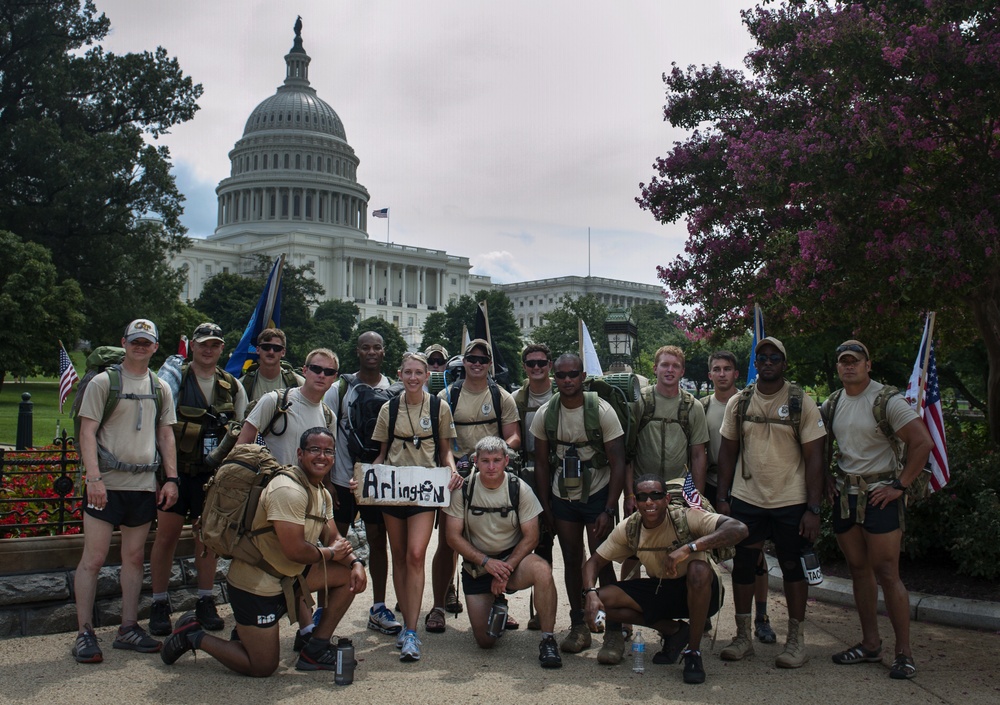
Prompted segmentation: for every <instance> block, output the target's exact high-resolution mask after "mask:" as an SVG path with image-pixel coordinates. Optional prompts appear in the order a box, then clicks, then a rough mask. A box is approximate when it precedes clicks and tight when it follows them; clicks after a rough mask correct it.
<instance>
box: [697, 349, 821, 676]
mask: <svg viewBox="0 0 1000 705" xmlns="http://www.w3.org/2000/svg"><path fill="white" fill-rule="evenodd" d="M754 355H755V361H756V363H757V370H758V377H757V382H756V383H754V384H753V385H751V386H750V387H748V388H747V389H745V390H744V391H743V392H741V393H740V394H737V395H735V396H733V398H732V399H730V400H729V403H728V404H727V405H726V415H725V420H724V421H723V424H722V445H721V446H720V447H719V496H718V503H717V504H716V508H717V509H718V511H719V513H720V514H727V515H730V516H733V517H735V518H737V519H739V520H740V521H742V522H743V523H744V524H746V525H747V528H748V529H749V530H750V535H749V536H748V537H747V538H746V539H744V540H743V541H742V542H741V543H740V544H739V545H738V546H737V547H736V557H735V558H734V559H733V602H734V603H735V606H736V629H737V632H736V637H735V638H734V639H733V641H732V643H730V644H729V645H728V646H727V647H726V648H724V649H723V650H722V652H721V654H720V656H721V657H722V659H723V660H724V661H739V660H740V659H743V658H744V657H746V656H750V655H752V654H753V652H754V649H753V634H752V632H751V628H752V624H751V618H752V616H753V615H752V613H751V608H752V606H753V594H754V579H755V572H756V568H757V563H758V561H759V560H760V551H761V548H762V547H763V545H764V539H767V538H770V539H771V540H773V541H774V547H775V550H776V552H777V554H778V563H779V565H780V566H781V572H782V576H783V577H784V589H785V599H786V600H787V602H788V637H787V639H786V641H785V648H784V650H783V651H782V652H781V653H780V654H778V656H777V658H776V659H775V661H774V663H775V665H776V666H777V667H778V668H799V667H800V666H804V665H805V664H806V662H807V661H808V660H809V657H808V655H807V654H806V648H805V642H804V640H803V637H802V623H803V621H804V620H805V616H806V600H807V598H808V596H809V585H808V583H806V579H805V573H804V571H803V570H802V564H801V561H800V558H801V555H802V552H803V551H805V550H806V549H808V548H810V547H811V546H812V543H813V542H814V541H815V540H816V538H817V537H818V536H819V511H820V501H821V500H822V497H823V483H824V473H823V444H824V439H825V437H826V431H825V430H824V428H823V419H822V418H820V414H819V409H818V408H817V407H816V403H815V402H814V401H813V400H812V399H811V398H810V397H809V395H807V394H805V393H802V392H801V391H800V388H799V390H797V393H796V395H795V396H794V397H793V395H792V394H791V385H790V384H789V383H788V382H786V381H785V378H784V374H785V370H786V369H787V367H788V358H787V355H786V353H785V346H784V344H783V343H782V342H781V341H780V340H778V339H777V338H770V337H768V338H764V339H763V340H761V341H760V342H759V343H757V346H756V349H755V350H754ZM747 396H749V404H748V405H747V407H746V409H745V413H744V410H743V406H744V402H745V400H746V398H747ZM799 397H801V401H799ZM793 404H801V409H800V410H796V409H795V408H793V406H792V405H793ZM737 458H740V459H741V461H742V462H741V467H740V472H739V473H737V472H736V459H737Z"/></svg>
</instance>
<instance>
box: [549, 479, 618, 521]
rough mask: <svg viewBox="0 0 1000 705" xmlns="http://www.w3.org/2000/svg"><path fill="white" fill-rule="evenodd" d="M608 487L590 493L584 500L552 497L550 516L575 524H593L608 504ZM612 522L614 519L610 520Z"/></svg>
mask: <svg viewBox="0 0 1000 705" xmlns="http://www.w3.org/2000/svg"><path fill="white" fill-rule="evenodd" d="M610 492H611V489H610V488H609V487H604V488H603V489H601V490H599V491H598V492H597V493H596V494H592V495H590V499H588V500H587V501H586V502H572V501H570V500H568V499H563V498H561V497H556V496H554V495H553V497H552V516H553V517H555V518H556V519H558V520H560V521H572V522H574V523H576V524H593V523H594V522H595V521H597V518H598V517H599V516H601V514H603V513H604V509H605V508H606V507H607V506H608V494H609V493H610ZM611 522H612V523H614V519H612V520H611Z"/></svg>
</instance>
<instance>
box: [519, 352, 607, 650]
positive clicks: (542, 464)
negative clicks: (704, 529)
mask: <svg viewBox="0 0 1000 705" xmlns="http://www.w3.org/2000/svg"><path fill="white" fill-rule="evenodd" d="M555 377H556V386H557V387H558V388H559V393H558V394H555V395H553V397H552V398H551V399H550V400H549V401H548V402H547V403H546V404H545V405H544V406H543V407H542V408H541V409H539V410H538V413H536V414H535V418H534V420H533V421H532V423H531V434H532V435H533V436H534V437H535V483H536V485H537V486H538V499H539V501H540V502H541V503H542V512H543V515H542V516H543V521H546V522H547V523H548V524H549V525H550V526H554V527H555V532H556V535H557V536H558V537H559V546H560V548H561V549H562V555H563V564H564V565H565V580H566V592H567V593H568V595H569V605H570V623H571V628H570V632H569V634H568V635H567V636H566V638H564V639H563V641H562V643H561V644H560V648H561V649H562V650H563V651H565V652H567V653H572V654H575V653H579V652H580V651H583V650H584V649H586V648H589V647H590V644H591V636H590V627H588V626H587V624H586V622H585V621H584V613H583V595H582V593H581V592H580V591H581V589H582V588H583V574H582V572H581V571H582V566H583V561H584V536H586V539H587V545H588V546H589V548H590V551H591V553H593V551H594V550H596V549H597V546H598V545H599V544H600V543H601V541H603V540H604V539H605V537H607V535H608V533H609V532H610V531H611V527H612V525H613V521H614V519H613V517H614V516H615V515H616V513H617V510H618V500H619V499H620V498H621V494H622V488H623V485H624V482H625V442H624V437H623V436H624V431H623V430H622V425H621V422H619V420H618V415H617V414H616V413H615V411H614V409H613V408H612V407H611V405H610V404H608V403H607V402H606V401H604V400H603V399H601V398H599V397H598V396H597V393H596V392H585V391H584V389H583V387H584V382H585V381H586V378H587V376H586V373H585V372H584V369H583V361H582V360H581V359H580V356H579V355H576V354H575V353H565V354H563V355H560V356H559V358H558V359H557V360H556V364H555ZM600 577H601V584H602V585H607V584H611V583H613V582H614V581H615V576H614V572H613V571H612V569H611V565H610V564H609V565H606V566H604V568H603V570H601V571H600ZM624 646H625V642H624V639H623V637H622V632H621V624H620V623H618V622H613V621H611V620H609V621H608V624H607V627H606V631H605V634H604V645H603V647H602V648H601V651H600V653H598V655H597V660H598V661H599V662H601V663H607V664H616V663H619V662H620V661H621V659H622V650H623V649H624Z"/></svg>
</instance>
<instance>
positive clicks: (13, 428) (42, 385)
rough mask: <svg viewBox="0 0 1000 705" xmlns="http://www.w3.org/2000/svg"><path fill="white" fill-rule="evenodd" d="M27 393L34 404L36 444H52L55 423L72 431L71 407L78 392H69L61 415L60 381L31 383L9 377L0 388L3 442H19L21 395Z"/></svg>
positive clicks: (1, 436)
mask: <svg viewBox="0 0 1000 705" xmlns="http://www.w3.org/2000/svg"><path fill="white" fill-rule="evenodd" d="M23 392H28V393H29V394H30V395H31V401H32V403H33V404H34V408H33V409H32V431H33V434H34V444H35V446H38V447H40V446H46V445H50V444H51V443H52V441H53V440H54V439H55V437H56V422H57V421H58V422H59V423H60V426H59V428H60V433H61V432H62V431H61V429H63V428H67V430H68V432H69V434H70V435H72V434H73V422H72V421H71V420H70V417H69V409H70V406H71V405H72V403H73V399H74V397H75V394H76V391H75V389H74V391H73V392H70V395H69V397H68V398H67V399H66V404H65V406H64V408H63V414H62V416H60V415H59V382H57V381H55V380H52V379H49V380H48V381H45V382H28V383H25V384H20V383H18V382H14V381H12V380H11V378H10V377H8V378H7V380H6V381H5V382H4V384H3V390H2V391H0V443H3V444H7V445H11V446H13V445H14V444H15V443H16V441H17V415H18V412H19V409H20V405H21V394H22V393H23Z"/></svg>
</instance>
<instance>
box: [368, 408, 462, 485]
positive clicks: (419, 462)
mask: <svg viewBox="0 0 1000 705" xmlns="http://www.w3.org/2000/svg"><path fill="white" fill-rule="evenodd" d="M463 396H464V392H463ZM393 435H394V436H396V437H395V438H393V439H392V442H390V443H389V452H388V453H386V458H385V464H386V465H395V466H396V467H421V468H434V467H438V464H437V463H436V462H434V437H433V434H432V433H431V395H430V394H428V393H427V392H424V397H423V399H422V400H421V401H420V403H419V404H407V403H406V397H405V396H404V397H403V398H402V399H400V402H399V413H398V414H397V415H396V428H395V431H394V433H393ZM414 436H416V437H417V438H419V439H420V447H419V448H417V447H416V446H415V444H414V442H413V440H412V439H413V437H414ZM454 437H455V423H454V421H452V418H451V409H449V408H448V403H447V402H444V401H442V402H441V407H440V410H439V411H438V438H440V439H441V445H442V447H446V446H447V444H449V443H451V439H452V438H454ZM372 440H375V441H379V442H388V441H389V440H390V439H389V402H386V403H385V404H383V405H382V408H381V409H379V412H378V421H377V422H376V423H375V430H374V431H372ZM477 491H478V490H477Z"/></svg>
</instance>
